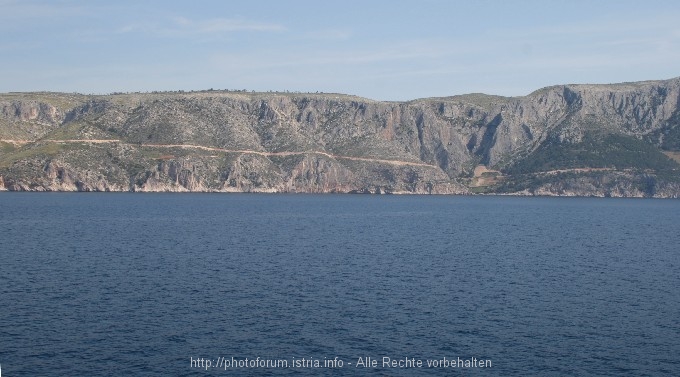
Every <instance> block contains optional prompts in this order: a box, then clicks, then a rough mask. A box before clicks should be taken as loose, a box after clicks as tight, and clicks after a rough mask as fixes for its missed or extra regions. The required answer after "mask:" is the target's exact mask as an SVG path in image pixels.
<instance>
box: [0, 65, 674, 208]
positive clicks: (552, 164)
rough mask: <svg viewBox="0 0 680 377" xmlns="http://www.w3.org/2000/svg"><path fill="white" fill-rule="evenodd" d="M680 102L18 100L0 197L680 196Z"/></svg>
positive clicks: (616, 94) (6, 104)
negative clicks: (19, 193) (14, 193)
mask: <svg viewBox="0 0 680 377" xmlns="http://www.w3.org/2000/svg"><path fill="white" fill-rule="evenodd" d="M679 107H680V78H675V79H671V80H665V81H646V82H638V83H624V84H611V85H562V86H553V87H548V88H544V89H541V90H538V91H535V92H533V93H531V94H529V95H527V96H524V97H513V98H508V97H499V96H489V95H484V94H470V95H462V96H453V97H445V98H430V99H419V100H414V101H409V102H401V103H398V102H379V101H373V100H369V99H365V98H360V97H355V96H348V95H341V94H299V93H295V94H292V93H250V92H229V91H212V90H211V91H201V92H165V93H130V94H112V95H104V96H95V95H80V94H66V93H8V94H1V95H0V189H6V190H28V191H210V192H212V191H215V192H339V193H348V192H356V193H437V194H469V193H502V194H517V195H579V196H634V197H678V196H680V170H679V169H680V166H679V165H678V162H677V160H678V156H680V111H679V110H678V109H679ZM475 172H477V173H475Z"/></svg>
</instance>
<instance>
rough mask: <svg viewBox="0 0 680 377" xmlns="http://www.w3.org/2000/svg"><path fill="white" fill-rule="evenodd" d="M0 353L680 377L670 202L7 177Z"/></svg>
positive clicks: (242, 370) (11, 364)
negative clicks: (175, 187) (63, 189)
mask: <svg viewBox="0 0 680 377" xmlns="http://www.w3.org/2000/svg"><path fill="white" fill-rule="evenodd" d="M0 368H1V370H0V374H1V375H2V376H5V377H11V376H123V375H125V376H278V375H324V376H336V375H340V376H344V375H347V376H364V375H379V376H393V375H394V376H414V375H428V376H674V375H675V376H677V375H680V201H678V200H658V199H615V198H539V197H537V198H526V197H494V196H474V197H467V196H396V195H395V196H390V195H383V196H377V195H309V194H297V195H295V194H193V193H191V194H190V193H182V194H176V193H2V194H0Z"/></svg>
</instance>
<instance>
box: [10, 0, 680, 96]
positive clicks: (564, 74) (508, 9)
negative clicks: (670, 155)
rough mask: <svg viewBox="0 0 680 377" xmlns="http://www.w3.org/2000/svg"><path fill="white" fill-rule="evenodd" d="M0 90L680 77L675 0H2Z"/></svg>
mask: <svg viewBox="0 0 680 377" xmlns="http://www.w3.org/2000/svg"><path fill="white" fill-rule="evenodd" d="M0 72H1V76H0V92H9V91H42V90H46V91H62V92H80V93H101V94H105V93H110V92H115V91H123V92H124V91H153V90H179V89H182V90H192V89H193V90H200V89H208V88H214V89H247V90H255V91H267V90H279V91H283V90H290V91H303V92H316V91H320V92H340V93H348V94H356V95H359V96H364V97H368V98H373V99H378V100H407V99H415V98H421V97H433V96H449V95H454V94H463V93H470V92H483V93H488V94H499V95H506V96H517V95H525V94H528V93H529V92H531V91H533V90H535V89H539V88H541V87H544V86H548V85H555V84H568V83H613V82H624V81H639V80H651V79H668V78H672V77H677V76H680V1H676V0H670V1H660V0H658V1H655V0H648V1H639V0H636V1H614V0H612V1H597V0H591V1H566V0H565V1H550V0H543V1H521V0H516V1H500V0H499V1H490V0H489V1H484V0H479V1H453V0H449V1H446V0H442V1H437V0H413V1H400V0H390V1H387V0H385V1H379V0H373V1H372V0H360V1H353V0H344V1H320V0H315V1H304V0H300V1H296V0H272V1H269V0H259V1H254V0H249V1H236V0H234V1H227V0H225V1H199V0H194V1H133V0H115V1H110V0H109V1H58V0H55V1H36V0H17V1H14V0H0Z"/></svg>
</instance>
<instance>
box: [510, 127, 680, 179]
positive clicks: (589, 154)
mask: <svg viewBox="0 0 680 377" xmlns="http://www.w3.org/2000/svg"><path fill="white" fill-rule="evenodd" d="M678 167H679V165H678V164H677V163H676V162H675V161H673V160H671V159H670V158H668V156H666V155H664V154H663V153H662V152H661V151H660V150H659V149H657V148H656V147H654V146H653V145H651V144H650V143H647V142H644V141H642V140H638V139H636V138H634V137H630V136H625V135H615V134H610V135H606V136H594V135H592V134H586V136H584V138H583V140H582V141H581V142H580V143H574V144H572V143H560V142H559V141H557V140H548V141H546V142H544V143H543V144H542V145H541V146H539V147H538V149H536V150H535V151H534V152H532V153H531V154H530V155H529V156H527V158H524V159H522V160H520V161H519V162H517V163H516V164H514V165H513V166H511V167H509V168H507V169H506V170H505V171H504V172H505V173H507V174H526V173H534V172H542V171H551V170H561V169H574V168H615V169H651V170H656V171H664V170H671V169H676V168H678Z"/></svg>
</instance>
